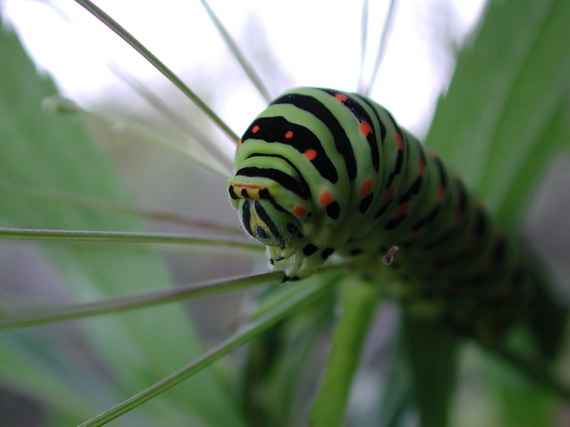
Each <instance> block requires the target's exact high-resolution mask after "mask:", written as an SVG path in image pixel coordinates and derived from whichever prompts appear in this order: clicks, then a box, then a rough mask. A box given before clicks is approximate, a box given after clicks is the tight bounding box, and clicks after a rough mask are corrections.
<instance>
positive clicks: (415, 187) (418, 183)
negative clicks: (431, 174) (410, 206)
mask: <svg viewBox="0 0 570 427" xmlns="http://www.w3.org/2000/svg"><path fill="white" fill-rule="evenodd" d="M422 183H423V177H422V176H421V175H419V176H418V177H417V178H416V180H415V181H414V182H413V184H412V185H411V186H410V188H409V189H408V191H406V192H405V193H404V194H402V196H401V197H400V198H399V199H398V203H399V204H403V203H406V202H409V201H410V199H411V198H412V196H413V195H414V194H418V192H419V191H420V189H421V188H422Z"/></svg>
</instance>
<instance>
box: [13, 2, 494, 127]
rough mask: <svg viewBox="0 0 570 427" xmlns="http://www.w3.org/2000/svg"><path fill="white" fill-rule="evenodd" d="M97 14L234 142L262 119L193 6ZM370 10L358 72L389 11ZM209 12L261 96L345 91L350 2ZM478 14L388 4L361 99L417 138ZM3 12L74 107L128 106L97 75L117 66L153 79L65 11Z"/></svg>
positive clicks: (132, 6) (350, 64)
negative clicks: (386, 32) (380, 48)
mask: <svg viewBox="0 0 570 427" xmlns="http://www.w3.org/2000/svg"><path fill="white" fill-rule="evenodd" d="M96 3H97V4H98V5H99V6H100V7H102V8H103V9H104V10H105V11H106V12H108V13H109V14H110V15H111V16H113V17H114V18H115V19H116V20H117V21H119V22H120V23H121V24H122V25H123V26H125V27H126V28H127V29H128V30H129V31H130V32H131V33H132V34H134V35H135V36H136V37H137V38H139V40H141V41H142V42H144V43H145V45H146V46H147V47H148V48H150V49H151V51H153V52H154V53H155V54H156V55H157V56H158V57H159V58H161V59H162V60H163V61H164V62H165V63H166V64H167V65H168V66H169V67H171V68H172V69H173V70H175V71H176V72H180V73H182V74H183V76H184V80H185V81H186V83H187V84H188V85H190V86H191V87H192V89H193V90H195V91H196V92H197V93H198V94H199V95H201V96H205V97H206V99H208V100H210V101H211V102H212V107H213V108H214V109H215V110H216V111H217V112H219V114H220V115H221V116H222V117H223V118H224V120H226V121H227V122H228V123H229V125H230V126H231V127H232V128H233V129H234V130H235V131H236V132H237V133H238V134H241V133H242V132H243V130H244V129H245V128H246V126H247V125H248V123H249V122H250V121H251V120H252V119H253V118H254V117H255V116H256V115H257V114H258V113H259V112H260V111H261V110H262V109H263V108H264V106H265V101H263V100H262V99H261V98H260V97H259V96H258V94H257V93H256V92H255V90H254V89H253V87H252V86H251V84H249V83H248V82H247V80H246V79H245V78H244V77H243V73H242V72H241V71H240V69H239V68H238V66H237V65H236V61H235V60H234V59H233V58H232V57H231V55H230V54H229V52H228V50H227V48H226V47H225V45H224V44H223V42H222V41H221V39H220V37H219V35H218V33H217V32H216V31H215V29H214V27H213V25H212V23H211V22H210V20H209V19H208V17H207V15H206V14H205V12H204V9H203V7H202V5H201V4H200V2H199V1H198V0H183V1H178V0H162V1H161V2H157V1H147V0H138V1H137V0H98V1H97V2H96ZM370 3H371V4H370V14H369V15H370V16H369V23H368V27H369V29H370V31H369V35H370V38H369V45H368V48H369V49H368V52H369V55H368V56H367V62H366V64H367V65H368V67H367V68H368V69H370V68H371V67H370V65H371V63H372V62H373V58H374V55H375V52H376V46H377V44H378V39H379V35H380V32H381V30H382V24H383V22H384V16H385V13H386V10H387V5H388V1H386V0H382V1H373V0H371V1H370ZM157 5H160V6H157ZM210 5H211V7H212V8H213V9H214V11H215V12H216V13H217V14H218V16H219V18H220V19H221V20H222V22H223V23H224V25H225V26H226V27H227V28H228V30H229V32H230V33H231V34H232V35H233V36H234V38H235V39H236V40H237V42H238V43H239V45H240V47H242V49H243V50H244V52H245V53H246V56H247V57H248V58H249V59H250V60H251V61H252V62H253V63H254V66H255V65H257V66H258V68H259V72H260V74H261V75H262V78H264V80H265V81H267V82H268V86H270V91H271V94H272V96H277V95H278V94H279V92H281V91H283V90H285V89H287V88H288V87H290V86H300V85H311V86H322V87H332V88H336V89H343V90H355V89H356V85H357V78H358V70H359V64H360V54H361V42H360V40H361V33H360V26H361V13H362V10H361V9H362V3H361V2H360V1H351V2H348V1H340V0H328V1H326V0H319V1H309V0H302V1H301V0H289V1H287V2H277V1H267V0H245V1H229V0H211V2H210ZM483 6H484V1H483V0H424V1H421V0H400V1H399V2H398V3H397V6H396V11H395V15H394V23H393V26H392V29H391V32H390V36H389V40H388V48H387V51H386V55H385V57H384V61H383V63H382V66H381V68H380V73H379V75H378V77H377V80H376V85H375V87H374V90H373V91H372V93H371V97H372V98H373V99H375V100H376V101H378V102H379V103H381V104H383V105H384V106H386V107H387V108H389V109H390V110H391V111H392V112H393V113H394V115H395V117H396V118H397V120H398V121H399V122H400V124H402V125H404V126H405V127H407V128H409V129H410V130H412V131H413V132H415V133H416V134H417V135H418V136H420V137H422V136H423V135H424V134H425V132H426V130H427V126H428V125H429V122H430V120H431V116H432V114H433V108H434V105H435V102H436V99H437V96H438V94H439V93H440V92H441V91H442V90H444V88H445V86H446V84H447V83H448V80H449V76H450V73H451V72H452V67H453V60H452V58H451V56H450V55H449V46H450V45H451V44H452V43H458V41H461V40H463V39H464V38H465V37H466V35H467V34H469V33H470V32H471V31H472V29H473V27H474V25H476V22H477V19H478V17H479V15H480V13H481V11H482V9H483ZM4 11H5V13H6V14H7V15H8V17H9V19H10V20H11V21H12V22H13V23H14V24H15V27H16V29H17V31H18V32H19V33H20V34H21V36H22V37H23V39H24V41H25V43H26V46H27V48H28V49H29V50H30V51H31V52H32V54H33V55H34V57H35V59H36V61H37V63H38V65H39V66H40V67H41V68H43V69H45V70H48V71H49V72H50V73H52V75H53V76H54V78H55V80H56V82H57V84H58V86H59V87H60V89H61V91H62V92H63V94H64V95H66V96H68V97H71V98H73V99H75V100H76V101H78V102H79V103H81V104H82V105H86V106H90V105H93V104H98V103H100V100H101V99H102V97H103V98H105V97H108V96H110V95H112V94H118V95H119V99H118V100H117V101H116V102H117V103H121V102H127V103H129V102H131V103H133V102H135V101H134V97H130V96H125V93H128V91H127V92H125V88H124V83H122V82H120V81H118V79H117V77H116V76H115V75H113V73H112V72H111V71H110V70H109V67H108V64H116V65H118V66H120V67H121V68H122V69H124V70H127V71H128V72H129V73H131V74H133V75H135V76H137V77H138V78H140V79H142V80H144V81H146V82H148V84H151V83H152V82H156V81H158V80H159V79H161V77H159V76H158V72H157V71H156V70H154V69H153V68H152V67H150V66H149V65H148V64H147V63H146V62H145V61H144V60H143V59H142V58H141V57H140V56H139V55H138V54H137V53H135V52H134V51H133V50H132V49H131V48H130V47H129V46H127V45H126V44H125V43H124V42H123V41H122V40H120V39H119V38H118V37H117V36H116V35H115V34H114V33H112V32H111V31H110V30H109V29H108V28H106V27H105V26H103V25H102V24H101V23H100V22H99V21H97V20H96V19H95V18H93V17H92V16H91V15H90V14H89V13H87V12H86V11H85V10H83V9H82V8H81V7H79V6H77V5H76V4H75V2H73V1H71V0H54V1H52V2H50V3H49V4H46V3H41V2H39V1H35V0H5V1H4ZM260 52H261V53H260ZM268 56H269V58H268V59H265V60H264V58H267V57H268ZM272 61H274V63H273V65H271V63H272ZM275 70H278V72H276V71H275ZM264 72H265V75H264ZM165 101H166V102H168V99H166V100H165Z"/></svg>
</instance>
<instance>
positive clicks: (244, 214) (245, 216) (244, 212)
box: [241, 200, 253, 236]
mask: <svg viewBox="0 0 570 427" xmlns="http://www.w3.org/2000/svg"><path fill="white" fill-rule="evenodd" d="M249 208H250V206H249V200H246V201H244V202H243V206H242V208H241V222H242V223H243V226H244V227H245V231H247V232H248V233H249V234H250V235H252V236H253V231H251V224H250V221H251V213H250V211H249Z"/></svg>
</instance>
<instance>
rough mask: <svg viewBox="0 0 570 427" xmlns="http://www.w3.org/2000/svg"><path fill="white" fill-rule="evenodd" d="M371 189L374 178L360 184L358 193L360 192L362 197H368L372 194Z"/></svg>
mask: <svg viewBox="0 0 570 427" xmlns="http://www.w3.org/2000/svg"><path fill="white" fill-rule="evenodd" d="M371 191H372V180H371V179H367V180H366V181H364V182H363V183H362V185H361V186H360V190H359V192H358V194H360V197H366V196H368V195H369V194H370V192H371Z"/></svg>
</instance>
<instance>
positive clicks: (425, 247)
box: [228, 88, 532, 329]
mask: <svg viewBox="0 0 570 427" xmlns="http://www.w3.org/2000/svg"><path fill="white" fill-rule="evenodd" d="M228 186H229V195H230V201H231V202H232V204H233V206H234V208H236V209H237V210H238V211H239V214H240V218H241V222H242V224H243V227H244V229H245V230H246V232H247V233H248V234H250V235H251V236H253V237H254V238H255V239H257V240H259V241H260V242H261V243H263V244H264V245H266V247H267V253H268V258H269V264H270V266H271V268H272V269H282V270H284V272H285V274H286V278H287V279H297V278H302V277H305V276H308V275H310V274H312V273H313V272H314V271H315V269H316V268H317V267H319V266H320V265H321V264H322V263H323V262H325V261H326V260H327V259H328V258H329V257H330V256H331V255H332V254H333V253H334V254H338V255H339V256H342V257H357V256H363V257H368V258H371V257H372V258H374V259H377V260H378V263H380V262H382V259H384V260H385V261H386V264H389V267H387V268H392V269H393V270H394V272H396V273H397V274H398V276H399V278H400V279H402V280H401V281H402V283H403V285H402V287H401V288H400V289H399V291H398V294H399V296H400V297H401V298H404V299H407V300H409V301H410V302H411V303H412V304H413V303H418V304H419V305H426V304H427V305H430V307H431V310H432V311H434V308H435V311H436V312H437V313H438V315H439V316H440V317H443V318H448V319H450V320H451V321H452V322H454V324H456V325H458V326H459V327H460V328H465V329H469V328H471V329H473V328H475V329H493V328H494V329H497V328H498V329H501V328H504V326H503V325H507V324H509V323H511V321H512V320H513V318H516V317H519V316H520V315H521V314H522V313H523V312H524V311H525V310H526V306H527V304H528V300H529V298H530V292H531V290H532V289H531V286H530V284H529V280H528V278H527V274H526V269H525V267H524V263H523V262H522V261H521V258H520V256H519V255H518V253H517V248H516V247H515V246H514V244H513V243H512V241H510V240H509V239H508V238H507V236H506V233H505V232H504V231H502V230H501V229H500V228H499V227H497V226H496V225H495V224H493V222H492V221H491V220H490V218H489V217H488V215H487V213H486V211H485V210H484V209H483V207H482V206H481V204H480V203H479V202H478V201H477V200H475V199H474V198H473V197H472V196H471V195H470V194H469V193H468V192H467V191H466V189H465V187H464V185H463V183H462V181H461V180H460V179H459V177H457V176H456V175H454V174H450V173H449V172H448V170H447V169H446V168H445V166H444V165H443V163H442V161H441V160H440V158H439V157H438V156H437V154H436V153H435V152H433V151H426V150H425V149H424V147H423V146H422V145H421V144H420V143H419V141H418V140H417V139H416V138H415V137H414V136H413V135H411V134H410V133H409V132H407V131H406V130H405V129H403V128H401V127H400V126H399V125H398V124H397V122H396V121H395V120H394V118H393V117H392V115H391V114H390V113H389V112H388V111H387V110H386V109H384V108H383V107H381V106H380V105H378V104H376V103H375V102H374V101H372V100H370V99H369V98H366V97H363V96H361V95H358V94H354V93H347V92H342V91H336V90H331V89H321V88H297V89H292V90H289V91H287V92H285V93H284V94H283V95H281V96H279V97H278V98H277V99H276V100H274V101H273V102H272V103H271V104H270V105H269V106H268V107H267V108H266V109H265V110H264V111H263V112H262V113H261V114H260V115H259V116H257V118H256V119H255V120H254V121H253V122H252V123H251V125H250V126H249V127H248V128H247V130H246V132H245V133H244V135H243V137H242V139H241V140H240V144H239V146H238V149H237V151H236V156H235V161H234V177H233V178H232V179H230V180H229V183H228ZM491 308H492V309H491ZM474 319H477V321H475V322H474ZM474 323H475V326H473V325H474Z"/></svg>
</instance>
